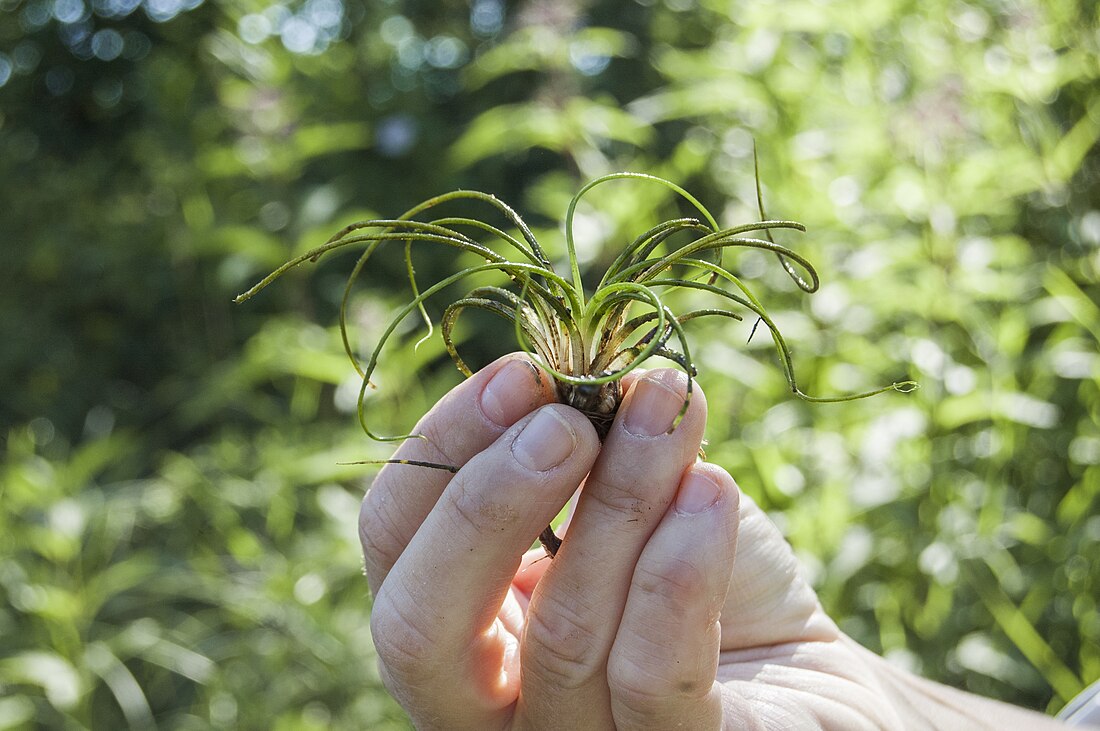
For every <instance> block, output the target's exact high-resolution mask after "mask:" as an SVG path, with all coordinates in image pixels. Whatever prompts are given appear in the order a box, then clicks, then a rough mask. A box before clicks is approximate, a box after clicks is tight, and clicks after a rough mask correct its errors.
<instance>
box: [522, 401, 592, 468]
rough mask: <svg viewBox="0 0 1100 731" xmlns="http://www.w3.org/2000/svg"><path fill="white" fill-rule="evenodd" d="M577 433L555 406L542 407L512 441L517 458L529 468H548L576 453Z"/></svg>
mask: <svg viewBox="0 0 1100 731" xmlns="http://www.w3.org/2000/svg"><path fill="white" fill-rule="evenodd" d="M576 447H577V435H576V433H574V431H573V427H571V426H569V423H568V422H567V421H566V420H565V419H564V418H562V417H561V416H560V415H559V414H558V413H557V412H556V411H555V410H554V409H549V408H546V409H541V410H540V411H538V412H537V413H536V414H535V418H533V419H531V421H529V422H527V426H525V427H523V431H521V432H520V433H519V436H517V437H516V439H515V441H514V442H512V454H513V455H515V458H516V461H517V462H519V463H520V464H521V465H523V466H524V467H526V468H527V469H529V470H534V471H535V472H546V471H547V470H551V469H553V468H555V467H557V466H558V465H559V464H561V463H562V462H564V461H565V458H566V457H568V456H569V455H571V454H573V450H574V449H576Z"/></svg>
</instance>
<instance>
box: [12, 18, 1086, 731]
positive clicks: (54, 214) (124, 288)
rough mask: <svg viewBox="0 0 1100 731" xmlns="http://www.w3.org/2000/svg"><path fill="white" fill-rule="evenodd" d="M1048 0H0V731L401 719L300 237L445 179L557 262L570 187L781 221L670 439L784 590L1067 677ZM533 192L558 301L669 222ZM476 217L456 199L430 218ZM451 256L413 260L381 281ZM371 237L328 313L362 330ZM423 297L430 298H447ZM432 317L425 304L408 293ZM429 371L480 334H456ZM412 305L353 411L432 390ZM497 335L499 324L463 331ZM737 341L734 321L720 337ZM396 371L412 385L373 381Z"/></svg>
mask: <svg viewBox="0 0 1100 731" xmlns="http://www.w3.org/2000/svg"><path fill="white" fill-rule="evenodd" d="M1098 13H1100V11H1098V9H1097V7H1096V5H1095V3H1093V2H1091V0H977V1H975V2H970V3H967V2H962V1H961V0H929V1H926V2H915V1H914V0H856V1H855V2H840V1H834V2H830V1H829V0H774V1H769V0H754V1H753V2H741V1H739V0H616V1H614V2H612V1H610V0H602V1H601V0H592V1H591V2H584V1H581V0H572V1H570V0H562V1H551V0H523V1H520V2H502V0H474V1H473V2H456V1H453V0H435V1H433V2H414V1H413V0H384V1H376V2H369V3H368V2H361V1H360V2H342V1H341V0H306V1H305V2H289V3H268V2H266V0H251V1H249V0H92V1H90V2H89V1H87V0H0V262H2V263H0V271H3V277H2V283H0V383H2V386H0V440H2V442H0V449H2V450H3V462H2V467H0V500H2V506H0V507H2V509H0V597H2V601H0V728H17V729H22V728H66V729H70V728H71V729H78V728H89V729H90V728H94V729H108V728H112V729H113V728H140V729H148V728H162V729H207V728H225V729H248V728H254V729H260V728H262V729H313V728H316V729H329V728H333V729H362V728H371V729H387V728H405V727H407V721H406V720H405V718H404V716H403V714H402V713H401V711H400V709H399V708H398V707H397V706H396V704H394V703H393V701H391V700H390V699H389V698H388V697H387V696H386V694H385V692H384V691H383V690H382V688H381V685H380V683H379V681H378V679H377V673H376V669H375V665H374V660H373V656H372V645H371V640H370V636H369V626H368V616H369V611H370V599H369V596H368V593H367V590H366V586H365V582H364V581H363V580H362V577H361V575H360V559H359V555H358V550H359V549H358V545H357V540H356V537H355V519H356V511H357V504H358V502H359V499H360V497H361V496H362V493H363V490H364V488H365V487H366V485H368V484H369V476H370V473H371V470H370V469H369V468H366V467H362V466H358V467H356V466H341V465H340V464H339V463H340V462H346V461H354V460H362V459H371V458H381V457H384V456H386V455H387V453H388V447H386V446H385V445H379V444H375V443H372V442H370V441H369V440H368V439H366V437H365V436H364V435H363V434H362V432H360V431H359V430H358V425H357V424H356V419H355V414H354V411H355V402H356V394H357V392H358V379H357V377H356V375H355V372H354V370H353V369H352V368H351V366H350V364H349V363H348V362H347V360H346V359H345V358H344V356H343V353H342V349H341V345H340V338H339V333H338V331H337V329H336V322H337V308H338V306H339V301H340V297H341V294H342V291H343V281H344V277H345V276H346V275H347V274H348V272H349V271H350V268H351V267H352V265H353V259H352V258H351V257H348V256H334V257H332V258H331V260H324V261H322V262H321V263H320V264H318V265H316V266H310V267H307V268H303V270H302V271H300V272H296V273H295V274H294V275H293V276H290V277H288V278H285V279H284V280H282V281H281V282H280V283H279V284H278V285H277V286H275V287H272V288H270V289H268V290H266V291H265V292H264V293H263V294H262V296H260V297H257V298H256V299H254V300H252V301H250V302H248V303H246V304H244V305H240V306H235V305H233V304H232V303H231V299H232V297H233V296H234V295H236V294H237V293H239V292H241V291H243V290H244V289H246V288H247V287H248V286H250V285H251V284H252V283H253V282H254V281H255V280H256V279H258V278H259V277H260V276H262V275H263V274H265V273H266V272H267V271H269V270H270V269H272V268H274V267H275V266H277V265H278V264H280V263H281V262H282V261H284V260H285V259H287V258H289V257H290V256H292V255H294V254H296V253H300V252H302V251H305V250H306V249H308V248H310V247H312V246H314V245H317V244H319V243H321V242H323V241H324V240H325V239H326V238H327V237H328V236H329V235H330V234H331V233H332V232H334V231H335V230H337V229H339V228H340V227H341V226H343V225H344V224H346V223H348V222H351V221H354V220H357V219H359V218H363V217H368V216H379V217H393V216H396V215H398V214H400V213H401V212H402V211H404V210H406V209H407V208H409V207H410V206H412V205H413V204H415V203H417V202H419V201H421V200H423V199H425V198H427V197H429V196H432V195H435V194H438V193H442V192H445V191H447V190H451V189H454V188H458V187H468V188H476V189H480V190H485V191H488V192H491V193H496V194H498V195H499V196H500V197H501V198H503V199H504V200H505V201H507V202H509V203H510V204H512V205H513V206H514V207H515V208H517V210H519V211H520V212H521V213H522V214H523V215H524V216H525V217H526V218H527V219H528V220H529V221H530V222H531V224H532V226H533V228H534V230H535V233H536V235H537V236H538V237H539V239H540V240H541V241H542V242H543V245H544V246H545V247H546V248H547V250H548V251H549V252H551V255H552V256H553V257H555V258H557V259H559V260H560V259H561V258H562V257H563V256H564V244H563V237H562V232H561V219H562V217H563V214H564V210H565V206H566V204H567V202H568V199H569V197H570V196H571V194H572V193H573V192H574V191H575V190H576V189H577V188H578V187H579V186H580V185H581V184H583V182H584V181H586V180H588V179H591V178H593V177H596V176H599V175H601V174H604V173H607V172H612V171H616V170H632V171H640V172H649V173H653V174H657V175H661V176H663V177H666V178H669V179H671V180H674V181H676V182H677V183H679V184H681V185H682V186H684V187H685V188H687V189H688V190H690V191H691V192H692V193H694V194H695V195H697V196H698V197H699V198H700V199H701V200H702V201H703V202H704V203H705V204H706V205H707V206H709V207H710V208H711V209H712V210H714V211H715V212H716V213H717V214H720V215H719V218H720V220H721V222H722V223H724V224H730V225H732V224H735V223H740V222H747V221H751V220H754V219H756V217H757V215H758V214H757V212H756V210H755V206H756V202H755V184H754V180H753V163H752V160H753V144H754V141H755V144H756V146H757V148H758V149H759V154H760V175H761V181H762V188H763V196H764V201H765V204H766V206H767V208H768V213H769V214H770V215H771V216H773V217H776V218H785V219H794V220H798V221H801V222H803V223H805V224H806V225H807V227H808V233H807V234H805V235H797V234H795V233H793V232H790V233H785V234H784V235H783V236H782V237H781V242H782V243H784V244H785V245H788V246H791V247H793V248H795V249H796V250H798V251H799V252H801V253H804V254H805V255H806V256H808V257H809V258H810V259H811V260H812V261H814V262H815V263H816V264H817V266H818V269H819V270H820V272H821V275H822V279H823V285H822V288H821V291H820V292H818V293H817V294H814V295H812V296H807V295H804V294H802V293H801V292H799V291H798V290H797V289H796V288H795V287H794V286H793V284H792V283H791V282H790V281H789V280H788V279H787V278H786V276H785V275H784V274H783V272H782V271H781V270H780V269H779V267H778V266H777V265H776V262H775V261H774V258H770V257H765V256H756V255H753V254H752V253H747V254H741V255H738V257H737V258H736V261H733V262H730V263H731V266H732V267H733V268H734V269H735V270H736V271H738V272H739V273H740V274H742V275H743V276H744V277H745V278H746V280H747V281H750V282H751V283H752V285H753V287H754V288H755V292H756V294H757V295H758V296H759V297H760V298H761V299H762V301H763V302H764V304H765V305H766V306H767V307H768V308H769V310H770V311H771V313H772V315H773V317H774V318H775V320H776V322H777V323H778V324H779V326H780V328H781V329H782V330H783V332H784V334H785V336H786V338H787V340H788V342H789V343H790V344H791V346H792V349H793V352H794V362H795V369H796V372H797V374H798V376H799V379H800V382H801V383H802V385H803V386H804V388H805V389H806V390H807V391H809V392H811V393H815V394H820V395H830V394H836V393H844V392H851V391H853V390H860V389H865V388H869V387H873V386H877V385H882V384H884V383H889V382H891V381H894V380H899V379H903V378H907V377H912V378H914V379H916V380H918V381H919V382H920V383H921V389H920V390H919V391H918V392H916V393H912V394H908V395H901V394H888V395H884V396H880V397H877V398H874V399H870V400H867V401H861V402H855V403H846V404H830V405H809V404H805V403H803V402H799V401H796V400H792V399H791V398H790V396H789V393H788V389H787V384H786V381H785V379H784V376H783V373H782V370H781V369H780V368H779V366H778V362H777V358H776V356H775V354H774V352H773V351H772V350H771V349H770V348H771V346H770V343H769V339H768V338H767V337H762V336H761V334H760V333H758V335H757V337H755V338H753V339H752V340H751V341H748V338H749V332H750V330H751V327H752V318H746V322H743V323H729V322H726V321H723V322H722V323H718V324H716V325H706V324H704V323H702V322H701V321H700V322H693V323H690V325H691V327H689V332H693V333H694V340H693V342H694V345H695V350H696V353H697V357H698V361H699V365H700V374H699V378H698V380H699V382H700V383H701V385H702V386H703V387H704V388H705V389H706V391H707V394H708V397H709V402H710V404H711V423H710V425H709V428H708V438H709V440H710V444H709V446H708V448H707V454H708V457H709V458H710V459H711V460H713V461H716V462H718V463H720V464H722V465H724V466H725V467H727V468H728V469H729V470H730V471H731V472H732V473H733V474H734V475H735V476H736V477H737V479H738V480H739V482H740V484H741V486H742V487H743V489H744V490H745V491H746V492H748V493H749V494H751V495H752V496H753V497H755V498H756V499H757V500H758V501H759V502H761V503H762V504H763V505H764V506H766V507H767V508H768V509H769V510H770V511H771V512H772V515H773V516H774V518H775V519H776V521H777V523H778V524H779V525H780V527H781V528H782V529H783V530H784V531H785V533H786V534H787V536H788V537H789V539H790V541H791V542H792V544H793V545H794V546H795V549H796V550H797V552H798V553H799V555H800V556H801V557H802V559H803V561H804V565H805V568H806V571H807V573H808V574H809V576H810V577H811V578H812V580H813V582H814V584H815V586H816V587H817V588H818V590H819V592H820V595H821V598H822V602H823V603H824V605H825V607H826V609H827V610H828V611H829V612H830V613H831V614H832V615H833V616H834V617H835V618H836V619H837V620H838V622H839V623H840V625H841V627H842V628H843V629H844V630H845V631H846V632H848V633H849V634H851V635H852V636H853V637H855V638H856V639H857V640H859V641H860V642H862V643H864V644H865V645H867V646H868V647H871V648H872V649H874V650H875V651H877V652H881V653H883V654H885V655H886V656H887V657H889V658H890V659H892V660H893V661H895V662H897V663H900V664H901V665H903V666H905V667H908V668H911V669H912V670H914V671H915V672H919V673H922V674H924V675H926V676H928V677H932V678H934V679H937V680H940V681H943V682H947V683H950V684H952V685H955V686H958V687H962V688H966V689H969V690H971V691H974V692H977V693H982V694H986V695H990V696H994V697H998V698H1002V699H1006V700H1009V701H1011V702H1014V703H1019V704H1023V705H1026V706H1029V707H1032V708H1036V709H1040V710H1044V711H1047V712H1055V711H1057V710H1058V709H1059V708H1061V707H1062V706H1063V705H1064V704H1065V703H1066V701H1067V700H1068V699H1069V698H1070V697H1072V696H1073V695H1074V694H1075V693H1076V692H1077V691H1079V690H1080V689H1081V688H1082V686H1083V684H1085V683H1087V682H1090V681H1092V680H1094V679H1096V678H1097V677H1098V676H1100V614H1098V612H1097V600H1098V598H1100V562H1098V561H1097V556H1098V555H1100V499H1098V493H1100V389H1098V386H1100V356H1098V347H1097V342H1098V340H1100V305H1098V301H1100V284H1098V278H1100V275H1098V272H1100V153H1098V151H1097V148H1096V142H1097V139H1098V136H1100V82H1098V77H1100V31H1098V28H1100V16H1098ZM662 190H663V189H656V188H654V187H646V186H638V185H632V184H630V183H625V182H624V183H617V184H614V185H609V186H606V188H605V189H604V190H603V192H602V193H601V194H600V195H594V196H593V197H592V198H591V199H590V200H589V203H588V204H587V205H584V206H582V208H581V209H580V210H579V213H578V221H577V223H578V225H577V233H578V237H579V240H578V245H579V248H580V251H579V253H580V257H581V259H582V260H583V261H584V262H585V264H586V266H588V267H590V269H591V271H592V272H593V273H594V274H596V277H597V278H598V273H599V268H600V265H601V264H606V263H608V262H609V261H610V260H611V259H612V258H613V257H614V256H615V254H616V253H617V252H618V250H619V247H621V246H623V245H624V244H625V243H626V242H628V241H630V240H631V239H633V237H634V236H635V235H637V234H638V233H640V232H641V231H643V230H645V229H646V228H648V226H649V225H651V224H652V223H653V222H654V221H656V220H659V219H658V218H657V217H658V216H661V217H669V216H670V215H674V214H676V213H677V211H678V209H677V207H676V203H675V201H673V200H672V198H671V197H669V196H668V195H665V194H664V193H663V192H662ZM473 213H475V214H477V215H488V214H487V213H486V212H484V211H474V212H473ZM460 264H461V260H454V259H449V258H447V257H443V256H438V255H437V256H434V257H431V256H422V257H421V258H420V259H418V260H417V261H416V265H417V270H418V272H422V273H423V275H424V276H425V277H429V278H430V277H431V276H433V275H436V276H438V275H442V274H446V273H450V272H452V271H455V267H456V266H458V265H460ZM403 272H404V263H403V261H402V259H401V257H400V255H395V256H392V257H380V258H379V259H378V263H377V265H376V266H375V267H373V268H372V270H371V271H370V272H368V273H367V275H366V276H365V277H364V278H363V282H362V286H360V287H359V288H357V289H356V293H355V296H354V298H353V301H352V303H351V319H350V321H351V324H352V326H353V327H352V337H353V340H354V342H355V344H356V347H357V348H361V349H369V348H370V346H371V345H372V344H373V342H374V341H375V340H376V338H377V337H378V335H379V334H380V332H381V329H382V327H384V325H385V323H386V322H387V321H388V318H389V314H390V313H391V312H392V311H393V310H394V308H395V307H397V306H398V305H400V304H402V303H403V302H405V301H407V299H408V292H407V289H405V286H406V285H404V284H403V282H404V280H403V278H402V277H403ZM460 295H461V291H458V290H456V291H455V292H454V293H453V294H452V295H451V298H452V299H453V298H454V297H457V296H460ZM447 301H448V300H447V299H446V298H443V299H441V300H439V301H438V302H433V303H432V305H431V307H430V308H429V311H430V312H431V313H432V314H434V315H435V316H438V314H439V312H440V311H441V309H442V307H444V306H445V305H446V303H447ZM467 325H468V327H466V328H465V329H463V330H461V331H460V333H459V337H460V339H461V341H462V352H463V353H464V355H465V356H466V357H467V360H469V361H470V362H471V363H473V364H476V365H481V364H484V363H486V362H488V361H489V360H490V359H492V358H494V357H496V356H497V355H500V354H501V353H502V352H503V351H504V350H507V349H509V348H508V347H507V346H501V343H502V342H508V339H509V337H510V335H509V330H508V328H507V327H504V328H503V329H502V328H501V326H500V325H498V324H496V323H493V322H491V321H490V320H487V319H484V320H479V319H477V318H476V317H473V318H471V319H470V320H469V321H468V323H467ZM422 334H423V332H422V330H420V329H418V325H417V323H416V322H414V321H413V320H410V321H409V322H408V324H407V328H405V329H404V330H403V331H402V337H403V338H404V339H405V340H406V341H407V343H408V345H409V347H407V348H404V349H402V348H400V347H395V348H394V349H393V350H391V351H389V355H388V357H384V358H383V360H382V364H381V368H380V372H379V375H378V378H377V382H378V385H379V389H378V391H376V392H372V393H371V395H370V396H369V400H368V402H367V408H368V413H369V414H370V418H371V419H372V420H373V422H374V423H375V424H377V425H379V427H380V430H381V431H386V432H390V433H395V432H399V431H400V430H401V429H407V428H409V427H410V426H411V425H412V424H413V423H414V422H415V421H416V419H417V417H418V416H419V415H420V414H421V413H423V411H424V410H425V409H426V408H427V406H428V405H430V403H431V402H432V401H433V400H434V399H435V398H436V397H438V396H439V395H440V394H441V393H443V392H444V391H445V390H446V389H448V388H450V387H451V386H453V385H454V384H455V383H457V382H458V380H459V375H458V373H457V372H456V371H455V370H454V368H453V366H451V365H450V361H449V359H448V358H447V356H446V353H445V351H444V349H443V346H442V343H441V342H440V341H439V338H438V335H437V336H436V337H435V338H434V339H432V340H431V341H429V342H428V343H426V344H425V345H423V346H421V347H420V348H419V349H418V350H416V351H413V349H412V347H411V344H412V343H413V342H414V341H415V340H417V339H419V338H420V337H421V336H422ZM502 335H503V337H501V336H502ZM747 341H748V342H747ZM412 366H416V368H413V367H412Z"/></svg>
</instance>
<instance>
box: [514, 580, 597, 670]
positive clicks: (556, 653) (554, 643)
mask: <svg viewBox="0 0 1100 731" xmlns="http://www.w3.org/2000/svg"><path fill="white" fill-rule="evenodd" d="M548 604H549V606H547V605H548ZM523 652H524V657H523V665H524V668H525V669H526V670H528V671H530V674H531V675H533V676H535V677H537V678H538V679H539V681H540V682H541V683H544V684H546V685H547V686H548V687H551V688H556V689H558V690H559V691H560V692H569V691H573V690H577V689H579V688H581V687H584V686H585V685H587V684H589V683H590V682H591V681H592V680H593V679H594V678H595V677H596V676H597V675H599V674H601V673H602V672H603V667H604V664H605V663H604V660H605V652H606V651H605V650H604V648H603V646H602V642H600V640H599V638H598V637H597V636H596V635H595V633H594V632H593V631H592V630H591V629H589V628H588V627H586V626H585V624H584V623H583V622H582V621H581V618H580V616H579V614H578V613H577V610H576V609H575V608H574V605H572V604H570V603H566V602H563V601H561V600H557V599H550V598H549V595H544V596H543V597H541V601H540V602H539V606H538V610H537V611H532V612H530V613H528V615H527V624H526V628H525V632H524V650H523Z"/></svg>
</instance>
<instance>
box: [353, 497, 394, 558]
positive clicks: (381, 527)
mask: <svg viewBox="0 0 1100 731" xmlns="http://www.w3.org/2000/svg"><path fill="white" fill-rule="evenodd" d="M359 542H360V544H362V546H363V557H364V559H365V560H366V561H367V562H368V563H369V564H385V563H392V562H393V560H394V559H395V558H396V556H397V555H398V554H399V553H400V551H401V548H402V541H401V538H400V536H399V531H398V528H397V526H395V525H394V523H393V520H392V516H390V515H389V508H388V507H387V505H386V499H385V496H384V494H383V493H382V492H381V491H376V490H374V489H371V490H367V494H366V495H365V496H364V497H363V502H362V503H361V504H360V507H359Z"/></svg>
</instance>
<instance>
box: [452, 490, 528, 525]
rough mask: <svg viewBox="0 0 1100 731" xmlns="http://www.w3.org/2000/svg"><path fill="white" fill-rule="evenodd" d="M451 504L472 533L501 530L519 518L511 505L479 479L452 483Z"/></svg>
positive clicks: (457, 516)
mask: <svg viewBox="0 0 1100 731" xmlns="http://www.w3.org/2000/svg"><path fill="white" fill-rule="evenodd" d="M452 488H453V495H454V497H453V498H452V500H451V505H452V507H453V508H454V511H453V512H454V514H455V516H456V518H457V519H458V520H459V521H460V522H461V524H462V527H463V528H464V529H466V530H469V531H470V532H471V533H472V534H473V535H475V536H477V535H482V534H485V533H491V532H503V531H505V530H507V528H508V526H509V525H511V524H513V523H515V522H516V521H517V520H518V519H519V511H518V510H517V508H516V506H515V505H512V504H510V503H509V502H507V501H506V500H501V499H498V498H496V497H494V496H493V494H492V493H493V492H494V491H491V490H487V489H485V488H486V485H485V484H483V483H478V484H476V485H475V484H471V483H470V482H469V481H467V480H456V481H455V482H454V483H452Z"/></svg>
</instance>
